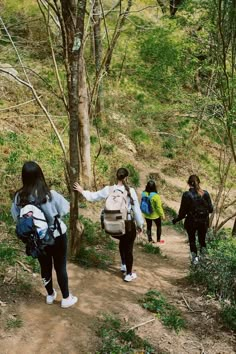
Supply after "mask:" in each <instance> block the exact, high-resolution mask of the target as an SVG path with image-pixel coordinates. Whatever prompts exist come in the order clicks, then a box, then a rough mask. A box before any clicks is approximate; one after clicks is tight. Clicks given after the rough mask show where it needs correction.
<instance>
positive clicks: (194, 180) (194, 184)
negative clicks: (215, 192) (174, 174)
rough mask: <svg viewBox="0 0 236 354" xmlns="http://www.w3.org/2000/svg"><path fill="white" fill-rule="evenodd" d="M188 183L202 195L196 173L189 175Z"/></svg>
mask: <svg viewBox="0 0 236 354" xmlns="http://www.w3.org/2000/svg"><path fill="white" fill-rule="evenodd" d="M188 185H189V186H190V187H192V188H194V190H195V192H196V193H197V194H199V195H203V193H204V192H203V190H202V189H201V188H200V179H199V177H198V176H197V175H191V176H190V177H189V179H188Z"/></svg>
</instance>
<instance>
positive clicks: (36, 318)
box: [0, 227, 236, 354]
mask: <svg viewBox="0 0 236 354" xmlns="http://www.w3.org/2000/svg"><path fill="white" fill-rule="evenodd" d="M163 234H164V236H163V237H164V239H165V240H166V243H165V245H162V246H161V247H162V251H163V253H164V254H166V255H167V258H166V259H163V258H160V257H158V256H156V255H148V254H146V253H143V251H142V247H141V246H140V245H139V244H138V243H136V245H135V266H134V269H135V270H136V272H137V274H138V278H137V280H136V281H134V282H131V283H125V282H124V281H123V279H122V276H121V273H120V271H119V265H120V264H119V257H118V255H117V260H116V263H115V265H114V266H113V267H111V268H109V269H108V270H107V271H103V270H96V269H88V270H86V269H83V268H81V267H78V266H76V265H73V264H69V265H68V270H69V279H70V288H71V290H72V291H73V293H74V294H76V295H78V296H79V301H78V303H77V304H76V305H75V306H74V307H73V308H70V309H67V310H62V309H61V308H60V302H59V301H60V298H59V299H58V301H56V303H55V304H53V305H51V306H48V305H46V304H44V295H43V289H42V287H41V284H40V279H39V276H38V277H37V279H36V284H37V288H38V289H39V292H38V293H36V294H35V298H34V299H32V300H30V301H29V302H28V303H26V302H24V300H23V299H21V300H20V301H19V300H18V302H17V303H15V304H9V306H12V313H13V314H14V311H15V312H16V313H19V315H20V318H21V319H22V321H23V326H22V327H21V328H19V329H11V330H10V331H4V330H0V339H1V348H0V353H1V354H23V353H26V354H32V353H37V354H45V353H58V354H59V353H60V354H89V353H91V354H95V352H96V349H97V348H98V345H99V339H98V338H97V337H96V335H95V330H96V317H97V316H98V315H100V314H101V313H113V314H116V315H117V316H119V317H121V318H124V319H126V320H128V321H129V323H130V324H131V326H132V325H136V324H139V323H142V322H145V321H146V320H149V319H151V318H154V316H153V314H151V313H149V312H148V311H146V310H144V309H142V308H141V307H140V305H139V304H138V299H139V298H140V297H141V296H142V295H143V294H144V293H145V292H146V291H148V290H149V289H151V288H155V289H157V290H160V291H161V292H162V293H163V294H164V295H165V296H166V297H167V298H168V300H169V301H170V302H171V303H173V304H175V305H176V306H177V307H178V308H179V309H180V310H181V311H182V312H183V316H184V317H185V319H186V320H187V329H186V330H183V331H181V332H180V334H178V335H177V334H176V333H175V332H173V331H170V330H168V329H166V328H165V327H163V325H162V324H161V323H160V321H159V320H158V319H157V318H155V320H154V321H153V322H151V323H149V324H147V325H145V326H142V327H140V328H139V329H137V333H138V335H140V336H141V337H143V338H146V339H147V340H148V341H149V342H150V343H151V344H152V345H153V346H154V347H155V348H156V353H173V354H186V353H189V354H190V353H191V354H195V353H196V354H199V353H202V354H203V353H205V354H233V353H235V352H236V347H235V342H234V337H233V335H231V334H230V333H227V332H225V331H223V330H222V328H221V327H220V325H219V324H218V323H217V321H216V319H215V313H216V312H217V308H216V307H215V305H214V302H211V301H208V302H206V300H203V299H202V298H201V294H200V292H199V290H198V289H189V288H188V287H187V283H186V281H185V277H186V275H187V271H188V263H189V259H188V245H187V243H186V238H185V236H184V235H181V234H178V233H177V232H176V231H174V230H173V229H171V228H168V227H165V228H164V232H163ZM56 289H58V288H57V286H56ZM41 292H42V293H41ZM183 295H184V298H185V299H186V300H187V302H188V303H189V304H190V306H191V308H192V309H194V310H201V311H202V312H189V309H188V308H187V306H186V304H185V302H184V300H183Z"/></svg>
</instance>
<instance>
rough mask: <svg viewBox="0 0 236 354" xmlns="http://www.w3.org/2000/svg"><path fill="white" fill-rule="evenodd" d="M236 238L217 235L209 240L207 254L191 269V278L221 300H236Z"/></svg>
mask: <svg viewBox="0 0 236 354" xmlns="http://www.w3.org/2000/svg"><path fill="white" fill-rule="evenodd" d="M235 274H236V239H234V238H230V237H228V238H225V237H224V238H223V239H222V236H221V238H219V237H217V238H216V239H213V240H212V241H211V242H208V248H207V254H206V255H205V256H204V257H202V259H201V262H200V263H199V265H198V267H195V268H194V269H191V272H190V280H191V281H192V282H194V283H200V284H202V285H204V286H205V287H206V289H207V292H208V293H210V294H212V295H214V296H215V297H217V298H218V299H221V300H229V301H231V302H233V303H234V302H236V297H235V294H236V284H235Z"/></svg>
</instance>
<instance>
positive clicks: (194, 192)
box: [172, 175, 213, 264]
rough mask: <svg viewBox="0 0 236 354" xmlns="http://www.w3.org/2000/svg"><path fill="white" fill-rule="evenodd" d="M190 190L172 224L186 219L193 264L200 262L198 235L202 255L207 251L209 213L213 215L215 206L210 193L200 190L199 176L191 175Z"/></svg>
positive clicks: (184, 194) (185, 225)
mask: <svg viewBox="0 0 236 354" xmlns="http://www.w3.org/2000/svg"><path fill="white" fill-rule="evenodd" d="M188 185H189V187H190V188H189V190H188V191H186V192H184V193H183V196H182V200H181V205H180V209H179V213H178V216H177V217H176V218H175V219H173V220H172V223H173V224H175V223H176V222H178V221H180V220H182V219H184V218H185V222H184V228H185V229H186V231H187V233H188V238H189V245H190V252H191V254H192V263H193V264H197V263H198V261H199V257H198V250H197V246H196V234H198V241H199V244H200V253H201V254H204V252H205V250H206V233H207V229H208V227H209V213H212V211H213V206H212V202H211V198H210V195H209V193H208V192H207V191H206V190H202V189H201V188H200V179H199V177H198V176H197V175H191V176H190V177H189V179H188Z"/></svg>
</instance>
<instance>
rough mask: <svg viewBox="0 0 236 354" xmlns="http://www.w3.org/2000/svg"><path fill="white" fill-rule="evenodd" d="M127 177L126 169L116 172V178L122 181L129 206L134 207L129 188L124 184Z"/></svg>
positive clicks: (122, 168)
mask: <svg viewBox="0 0 236 354" xmlns="http://www.w3.org/2000/svg"><path fill="white" fill-rule="evenodd" d="M128 175H129V171H128V170H127V168H124V167H121V168H119V169H118V170H117V172H116V178H117V179H118V181H122V183H123V185H124V187H125V190H126V191H127V194H128V197H129V198H130V203H131V205H134V200H133V198H132V196H131V193H130V188H129V186H128V184H127V183H126V182H125V178H126V177H128Z"/></svg>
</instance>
